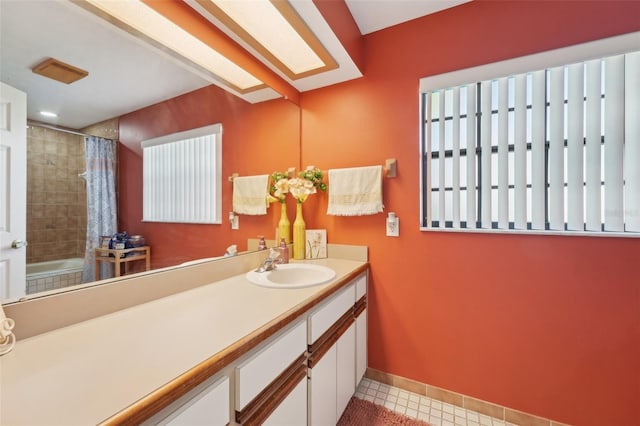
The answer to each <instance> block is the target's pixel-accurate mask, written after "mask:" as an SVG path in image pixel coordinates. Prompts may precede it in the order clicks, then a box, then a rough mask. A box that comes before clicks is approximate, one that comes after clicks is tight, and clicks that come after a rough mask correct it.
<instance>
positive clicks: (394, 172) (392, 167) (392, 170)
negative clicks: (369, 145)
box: [306, 158, 398, 178]
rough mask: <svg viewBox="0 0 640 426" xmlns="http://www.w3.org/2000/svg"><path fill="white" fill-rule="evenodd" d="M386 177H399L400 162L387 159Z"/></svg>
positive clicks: (307, 168) (385, 166)
mask: <svg viewBox="0 0 640 426" xmlns="http://www.w3.org/2000/svg"><path fill="white" fill-rule="evenodd" d="M313 169H315V166H307V167H306V170H313ZM383 170H384V175H385V177H387V178H394V177H397V176H398V160H396V159H395V158H387V159H386V160H385V162H384V166H383ZM322 173H324V174H325V175H326V174H327V171H326V170H323V171H322Z"/></svg>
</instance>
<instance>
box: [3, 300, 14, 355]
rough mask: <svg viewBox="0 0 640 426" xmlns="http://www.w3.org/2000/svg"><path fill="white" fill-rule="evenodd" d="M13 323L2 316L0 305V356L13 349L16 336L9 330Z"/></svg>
mask: <svg viewBox="0 0 640 426" xmlns="http://www.w3.org/2000/svg"><path fill="white" fill-rule="evenodd" d="M14 326H15V322H14V321H13V320H12V319H11V318H7V317H6V316H5V315H4V309H3V308H2V305H0V355H4V354H6V353H8V352H9V351H11V349H13V346H14V345H15V344H16V336H15V335H14V334H13V332H12V331H11V330H13V327H14Z"/></svg>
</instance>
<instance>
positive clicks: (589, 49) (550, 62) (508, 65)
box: [418, 32, 640, 238]
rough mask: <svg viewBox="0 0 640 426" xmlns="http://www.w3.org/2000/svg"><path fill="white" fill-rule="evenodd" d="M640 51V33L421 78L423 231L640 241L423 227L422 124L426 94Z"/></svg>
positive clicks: (578, 233) (606, 233)
mask: <svg viewBox="0 0 640 426" xmlns="http://www.w3.org/2000/svg"><path fill="white" fill-rule="evenodd" d="M639 49H640V32H633V33H628V34H623V35H619V36H615V37H609V38H605V39H600V40H595V41H592V42H587V43H582V44H577V45H573V46H567V47H563V48H559V49H554V50H549V51H545V52H541V53H536V54H532V55H527V56H521V57H517V58H512V59H508V60H504V61H499V62H494V63H490V64H486V65H480V66H477V67H471V68H466V69H461V70H456V71H451V72H448V73H443V74H438V75H434V76H429V77H424V78H421V79H420V85H419V93H418V106H419V107H418V122H419V123H420V126H419V142H418V152H419V170H420V174H419V189H420V230H421V231H427V232H466V233H469V232H472V233H491V234H520V235H522V234H526V235H558V236H590V237H616V238H621V237H622V238H638V237H640V234H638V233H629V232H610V231H566V230H565V231H554V230H530V229H526V230H524V229H483V228H430V227H425V226H423V225H422V223H423V220H422V218H423V217H424V216H425V212H424V208H423V206H424V200H422V197H423V194H424V189H425V188H424V184H423V182H424V179H423V176H424V172H425V171H424V165H423V158H422V155H423V152H422V141H423V140H424V139H423V138H424V123H423V122H422V120H423V117H422V95H423V94H424V93H426V92H429V91H432V90H436V89H441V88H443V87H452V86H460V85H463V84H468V83H470V82H475V81H484V80H490V79H495V78H500V77H504V76H508V75H513V74H520V73H525V72H529V71H533V70H539V69H547V68H552V67H557V66H563V65H566V64H570V63H574V62H584V61H588V60H592V59H599V58H603V57H607V56H613V55H619V54H624V53H627V52H630V51H635V50H639Z"/></svg>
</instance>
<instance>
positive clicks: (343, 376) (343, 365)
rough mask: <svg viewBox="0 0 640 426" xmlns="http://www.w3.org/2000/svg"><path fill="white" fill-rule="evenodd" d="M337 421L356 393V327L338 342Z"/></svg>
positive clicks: (346, 332) (353, 326)
mask: <svg viewBox="0 0 640 426" xmlns="http://www.w3.org/2000/svg"><path fill="white" fill-rule="evenodd" d="M336 359H337V362H336V376H337V382H336V407H337V411H336V419H335V421H336V422H337V421H338V420H339V419H340V416H341V415H342V413H343V412H344V409H345V408H347V404H348V403H349V400H350V399H351V397H352V396H353V394H354V393H355V392H356V381H355V377H356V363H355V361H356V325H355V323H351V326H350V327H349V328H348V329H347V331H345V332H344V334H343V335H342V336H341V337H340V338H339V339H338V341H337V342H336Z"/></svg>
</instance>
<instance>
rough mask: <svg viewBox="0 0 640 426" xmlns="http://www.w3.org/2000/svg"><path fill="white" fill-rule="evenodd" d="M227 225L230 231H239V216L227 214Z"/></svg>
mask: <svg viewBox="0 0 640 426" xmlns="http://www.w3.org/2000/svg"><path fill="white" fill-rule="evenodd" d="M229 223H230V224H231V229H234V230H238V229H240V216H238V215H237V214H234V213H233V212H231V213H229Z"/></svg>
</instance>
